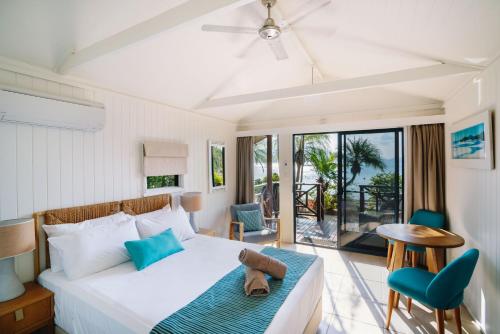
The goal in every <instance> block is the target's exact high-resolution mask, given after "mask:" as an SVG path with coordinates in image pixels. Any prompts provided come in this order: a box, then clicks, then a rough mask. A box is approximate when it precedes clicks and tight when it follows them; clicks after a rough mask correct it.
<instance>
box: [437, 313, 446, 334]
mask: <svg viewBox="0 0 500 334" xmlns="http://www.w3.org/2000/svg"><path fill="white" fill-rule="evenodd" d="M436 322H437V327H438V334H444V310H438V309H436Z"/></svg>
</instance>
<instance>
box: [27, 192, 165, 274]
mask: <svg viewBox="0 0 500 334" xmlns="http://www.w3.org/2000/svg"><path fill="white" fill-rule="evenodd" d="M170 203H171V197H170V195H169V194H163V195H157V196H151V197H143V198H136V199H129V200H125V201H122V202H108V203H99V204H92V205H85V206H77V207H71V208H64V209H56V210H48V211H43V212H35V213H34V214H33V218H34V219H35V229H36V230H35V237H36V245H37V248H36V249H35V253H34V270H35V277H37V276H38V275H39V274H40V243H39V242H40V241H39V240H40V236H41V237H42V238H43V245H44V249H45V267H47V268H48V267H49V266H50V257H49V251H48V247H49V243H48V242H47V236H46V234H45V232H44V231H43V229H42V228H41V226H42V224H47V225H56V224H76V223H80V222H82V221H84V220H88V219H94V218H100V217H105V216H109V215H112V214H114V213H117V212H119V211H124V212H125V213H128V214H130V215H134V216H135V215H138V214H142V213H146V212H151V211H155V210H159V209H161V208H163V207H164V206H166V205H167V204H170Z"/></svg>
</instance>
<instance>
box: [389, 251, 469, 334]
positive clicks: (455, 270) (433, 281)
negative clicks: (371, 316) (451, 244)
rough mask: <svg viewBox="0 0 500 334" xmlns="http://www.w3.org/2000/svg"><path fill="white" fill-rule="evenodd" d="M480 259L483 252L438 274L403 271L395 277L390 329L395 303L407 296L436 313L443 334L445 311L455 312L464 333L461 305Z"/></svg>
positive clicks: (392, 276)
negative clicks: (401, 297) (400, 297)
mask: <svg viewBox="0 0 500 334" xmlns="http://www.w3.org/2000/svg"><path fill="white" fill-rule="evenodd" d="M478 258H479V251H478V250H477V249H470V250H468V251H467V252H465V253H464V254H463V255H462V256H460V257H459V258H457V259H455V260H453V261H452V262H450V263H449V264H448V265H447V266H446V267H444V268H443V270H441V271H440V272H439V273H437V274H433V273H431V272H428V271H426V270H423V269H420V268H402V269H399V270H396V271H394V272H393V273H391V274H390V275H389V277H388V279H387V283H388V285H389V289H390V290H389V302H388V305H387V322H386V328H387V329H389V326H390V325H391V316H392V309H393V307H394V300H395V299H396V300H397V299H399V298H397V297H399V294H403V295H405V296H408V297H409V298H413V299H416V300H418V301H419V302H421V303H423V304H425V305H427V306H429V307H432V308H434V309H435V310H436V320H437V324H438V333H439V334H444V311H446V310H451V309H453V310H454V311H455V321H456V325H457V330H458V333H462V323H461V317H460V305H461V304H462V302H463V298H464V290H465V288H466V287H467V285H469V282H470V280H471V277H472V274H473V272H474V268H475V267H476V263H477V260H478ZM395 297H396V298H395Z"/></svg>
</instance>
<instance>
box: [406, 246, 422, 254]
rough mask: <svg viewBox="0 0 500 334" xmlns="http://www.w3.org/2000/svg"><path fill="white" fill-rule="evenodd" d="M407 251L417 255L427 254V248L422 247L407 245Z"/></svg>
mask: <svg viewBox="0 0 500 334" xmlns="http://www.w3.org/2000/svg"><path fill="white" fill-rule="evenodd" d="M406 250H407V251H411V252H417V253H425V247H420V246H413V245H407V246H406Z"/></svg>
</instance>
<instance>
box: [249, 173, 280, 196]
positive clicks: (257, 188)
mask: <svg viewBox="0 0 500 334" xmlns="http://www.w3.org/2000/svg"><path fill="white" fill-rule="evenodd" d="M272 180H273V183H277V182H279V181H280V176H279V175H278V174H277V173H273V178H272ZM266 184H267V176H264V177H262V178H260V179H256V180H254V193H255V194H260V193H261V192H262V188H264V186H265V185H266Z"/></svg>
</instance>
